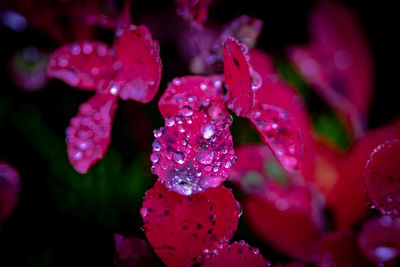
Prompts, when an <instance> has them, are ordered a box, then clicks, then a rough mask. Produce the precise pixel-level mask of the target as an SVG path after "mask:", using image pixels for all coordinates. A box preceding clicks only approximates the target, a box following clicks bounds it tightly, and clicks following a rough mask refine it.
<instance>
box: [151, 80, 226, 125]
mask: <svg viewBox="0 0 400 267" xmlns="http://www.w3.org/2000/svg"><path fill="white" fill-rule="evenodd" d="M222 79H223V77H221V76H218V75H216V76H209V77H206V76H184V77H180V78H175V79H173V81H172V82H171V83H170V84H169V85H168V88H167V89H166V90H165V91H164V93H163V95H162V96H161V98H160V100H159V101H158V108H159V110H160V113H161V115H162V116H163V117H164V118H166V117H167V116H177V115H179V113H180V112H181V111H182V110H183V109H184V108H190V109H192V110H196V111H198V110H200V109H201V110H206V109H207V110H209V111H210V112H211V113H215V115H213V114H210V115H211V116H212V117H213V118H215V117H219V116H220V115H219V113H222V114H229V113H228V110H227V109H226V108H225V106H224V102H223V100H222V96H223V92H222V82H223V80H222Z"/></svg>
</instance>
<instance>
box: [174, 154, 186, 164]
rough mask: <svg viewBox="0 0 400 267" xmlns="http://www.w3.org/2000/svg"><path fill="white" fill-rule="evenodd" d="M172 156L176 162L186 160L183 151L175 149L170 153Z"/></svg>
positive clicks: (179, 162)
mask: <svg viewBox="0 0 400 267" xmlns="http://www.w3.org/2000/svg"><path fill="white" fill-rule="evenodd" d="M172 158H173V159H174V161H175V162H176V163H178V164H183V163H185V160H186V155H185V153H183V152H180V151H176V152H174V153H173V154H172Z"/></svg>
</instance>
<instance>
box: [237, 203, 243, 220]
mask: <svg viewBox="0 0 400 267" xmlns="http://www.w3.org/2000/svg"><path fill="white" fill-rule="evenodd" d="M236 208H237V210H238V218H240V216H242V214H243V208H242V205H241V204H240V202H239V201H236Z"/></svg>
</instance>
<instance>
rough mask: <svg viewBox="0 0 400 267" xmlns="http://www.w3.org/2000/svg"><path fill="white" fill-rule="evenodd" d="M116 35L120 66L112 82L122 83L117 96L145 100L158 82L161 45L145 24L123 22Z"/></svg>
mask: <svg viewBox="0 0 400 267" xmlns="http://www.w3.org/2000/svg"><path fill="white" fill-rule="evenodd" d="M117 36H118V39H117V40H116V41H115V48H116V56H117V60H118V64H120V66H119V67H120V68H119V71H118V73H117V75H116V77H115V81H116V82H117V83H120V84H121V89H120V97H121V99H123V100H127V99H129V100H136V101H138V102H141V103H148V102H150V101H151V100H152V99H153V98H154V96H155V95H156V93H157V90H158V87H159V85H160V80H161V70H162V64H161V59H160V45H159V44H158V42H157V41H155V40H153V39H152V36H151V33H150V31H149V30H148V29H147V27H146V26H144V25H141V26H138V27H136V26H133V25H125V26H124V27H123V28H122V29H120V30H119V31H118V32H117Z"/></svg>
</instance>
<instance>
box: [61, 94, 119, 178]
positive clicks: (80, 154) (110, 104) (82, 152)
mask: <svg viewBox="0 0 400 267" xmlns="http://www.w3.org/2000/svg"><path fill="white" fill-rule="evenodd" d="M117 108H118V103H117V97H116V96H115V95H112V94H107V93H96V94H95V95H94V96H92V97H91V98H90V99H89V100H88V101H87V102H85V103H83V104H81V105H80V107H79V111H78V114H77V115H76V116H75V117H74V118H72V119H71V122H70V126H69V127H68V129H67V146H68V147H67V151H68V158H69V161H70V162H71V164H72V166H73V167H74V168H75V170H76V171H78V172H80V173H87V172H88V170H89V169H90V168H91V167H92V166H93V165H94V164H95V163H96V162H97V161H99V160H100V159H102V158H103V156H104V154H105V153H106V151H107V149H108V145H109V144H110V141H111V127H112V121H113V119H114V115H115V112H116V110H117Z"/></svg>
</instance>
